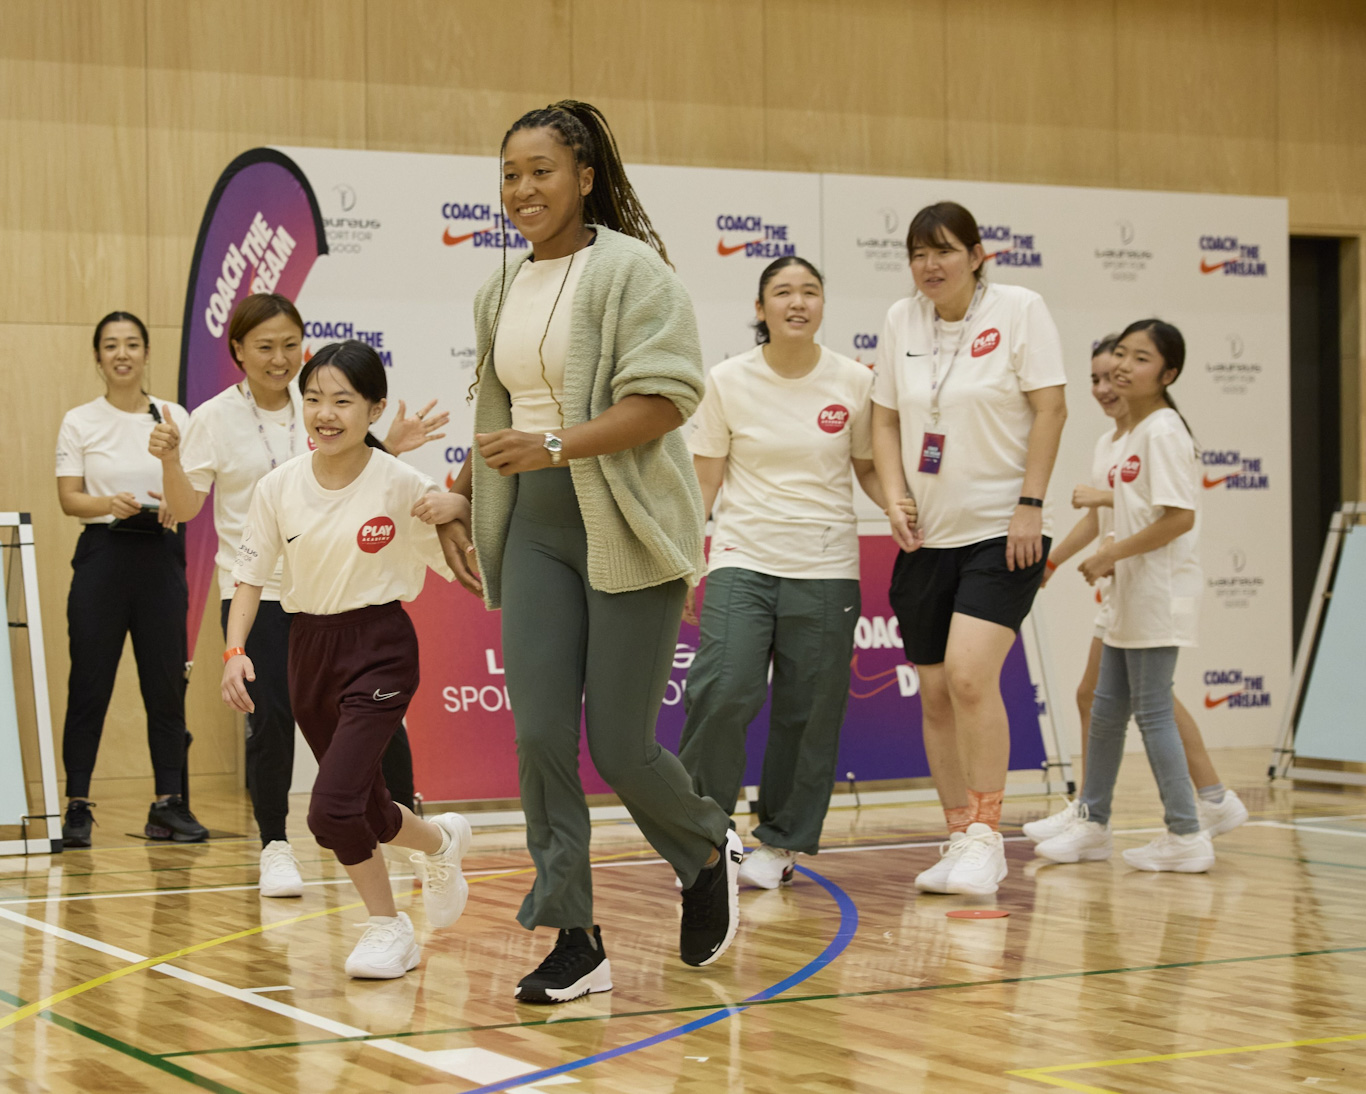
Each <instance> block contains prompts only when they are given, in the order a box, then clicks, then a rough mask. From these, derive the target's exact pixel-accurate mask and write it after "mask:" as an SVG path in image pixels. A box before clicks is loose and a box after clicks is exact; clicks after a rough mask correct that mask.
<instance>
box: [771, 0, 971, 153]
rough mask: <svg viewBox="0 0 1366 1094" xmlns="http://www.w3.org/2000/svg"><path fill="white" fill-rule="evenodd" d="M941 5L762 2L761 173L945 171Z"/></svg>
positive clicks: (928, 0) (891, 0) (905, 0)
mask: <svg viewBox="0 0 1366 1094" xmlns="http://www.w3.org/2000/svg"><path fill="white" fill-rule="evenodd" d="M944 8H945V4H944V0H847V2H846V3H842V4H831V3H828V2H827V0H795V2H786V0H765V4H764V37H763V60H764V106H765V120H764V141H765V165H766V166H767V167H770V168H773V169H775V170H783V171H832V172H841V173H845V174H877V175H912V176H919V177H936V176H939V175H943V174H944V173H945V170H946V159H945V139H946V132H945V131H946V127H945V120H944V119H945V79H946V76H947V74H948V70H949V69H950V68H951V67H952V66H953V64H954V59H953V57H952V55H948V54H946V50H945V48H944V37H945V33H944Z"/></svg>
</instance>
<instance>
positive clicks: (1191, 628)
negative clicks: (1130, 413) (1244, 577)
mask: <svg viewBox="0 0 1366 1094" xmlns="http://www.w3.org/2000/svg"><path fill="white" fill-rule="evenodd" d="M1121 451H1122V452H1123V455H1122V456H1121V458H1120V460H1119V462H1118V469H1117V470H1116V472H1115V539H1116V540H1124V539H1128V538H1129V537H1130V536H1132V535H1134V534H1135V533H1137V532H1141V531H1142V530H1143V529H1144V528H1146V527H1148V525H1150V524H1152V523H1153V522H1154V521H1155V520H1157V519H1158V518H1159V517H1160V516H1161V515H1162V513H1163V511H1164V510H1165V509H1166V508H1167V507H1171V508H1174V509H1190V510H1193V511H1195V513H1196V523H1195V527H1193V528H1192V529H1191V530H1190V531H1189V532H1187V533H1186V534H1185V535H1183V536H1177V538H1176V539H1174V540H1172V541H1171V542H1170V543H1168V544H1167V545H1166V546H1165V547H1159V548H1158V549H1157V550H1155V551H1148V552H1146V553H1145V554H1141V555H1134V556H1133V557H1132V558H1122V559H1120V560H1119V561H1118V562H1117V563H1115V578H1114V589H1113V590H1112V592H1111V594H1110V596H1111V600H1112V601H1113V605H1114V615H1113V617H1112V619H1111V621H1110V629H1109V631H1107V632H1106V635H1105V644H1106V645H1107V646H1116V647H1119V648H1120V649H1147V648H1150V647H1154V646H1194V645H1195V644H1196V622H1197V620H1198V616H1199V608H1200V592H1201V587H1202V585H1203V583H1204V578H1203V575H1202V574H1201V572H1200V560H1199V556H1198V553H1197V543H1198V538H1199V534H1200V517H1199V500H1200V478H1199V465H1198V463H1197V462H1196V458H1195V442H1194V441H1193V440H1192V439H1191V435H1190V433H1188V432H1187V431H1186V426H1185V424H1184V423H1183V422H1182V421H1181V417H1180V415H1178V414H1177V413H1176V411H1174V410H1167V409H1163V410H1157V411H1154V412H1153V413H1152V414H1149V415H1148V416H1147V417H1146V418H1144V419H1143V421H1141V422H1139V423H1138V425H1136V426H1135V427H1134V428H1133V429H1132V430H1131V431H1130V432H1129V434H1128V436H1126V437H1125V438H1124V444H1123V445H1122V446H1121Z"/></svg>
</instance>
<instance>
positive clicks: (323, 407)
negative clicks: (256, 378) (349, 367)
mask: <svg viewBox="0 0 1366 1094" xmlns="http://www.w3.org/2000/svg"><path fill="white" fill-rule="evenodd" d="M303 397H304V428H305V429H307V430H308V435H309V436H310V437H312V438H313V443H314V444H316V445H317V446H318V451H319V452H321V453H323V454H324V455H327V456H339V455H341V454H342V453H344V452H347V451H349V450H350V449H353V448H356V447H357V446H361V447H364V445H365V435H366V433H368V432H369V431H370V426H371V425H373V424H374V423H375V422H377V421H379V418H380V415H381V414H383V413H384V407H385V403H386V402H387V400H385V399H381V400H380V401H379V402H377V403H369V402H366V401H365V398H364V397H363V396H361V395H359V394H357V392H356V389H355V388H353V387H352V386H351V382H350V381H349V380H347V378H346V376H345V375H344V374H343V373H342V371H341V370H340V369H337V368H333V367H332V366H331V365H322V366H320V367H319V368H316V369H314V370H313V372H312V374H311V375H310V376H309V377H308V386H307V387H306V388H305V389H304V392H303Z"/></svg>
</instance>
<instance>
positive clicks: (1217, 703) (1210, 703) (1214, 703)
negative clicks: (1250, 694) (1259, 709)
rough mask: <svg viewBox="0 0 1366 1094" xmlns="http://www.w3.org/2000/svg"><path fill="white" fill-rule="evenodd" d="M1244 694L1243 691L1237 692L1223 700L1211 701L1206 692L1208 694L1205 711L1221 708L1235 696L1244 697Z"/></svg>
mask: <svg viewBox="0 0 1366 1094" xmlns="http://www.w3.org/2000/svg"><path fill="white" fill-rule="evenodd" d="M1242 694H1243V693H1242V692H1241V691H1235V692H1233V693H1232V694H1229V695H1225V696H1224V697H1223V698H1222V699H1211V698H1210V697H1209V693H1208V692H1206V693H1205V709H1206V710H1213V709H1214V708H1215V707H1217V706H1220V705H1221V704H1223V703H1227V702H1228V701H1229V700H1230V699H1232V698H1233V696H1234V695H1242Z"/></svg>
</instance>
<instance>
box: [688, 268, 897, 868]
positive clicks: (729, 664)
mask: <svg viewBox="0 0 1366 1094" xmlns="http://www.w3.org/2000/svg"><path fill="white" fill-rule="evenodd" d="M754 308H755V314H756V315H757V317H758V321H757V323H756V324H755V327H756V332H757V338H758V342H759V345H758V346H756V347H755V348H754V349H752V350H750V351H749V352H748V353H743V354H741V355H740V356H739V357H732V358H730V360H728V361H722V362H721V363H720V364H719V365H717V366H716V367H715V368H713V369H712V370H711V373H710V374H709V375H708V377H707V393H706V395H705V396H704V397H703V399H702V405H701V406H700V407H698V410H697V417H696V418H695V419H694V422H695V426H694V428H693V431H692V433H691V434H690V435H689V437H688V448H689V449H690V450H691V451H692V453H693V466H694V468H695V469H696V471H697V480H698V482H699V483H700V484H701V487H702V504H703V508H704V509H705V510H706V511H708V512H710V511H711V508H712V504H713V503H714V502H715V501H716V498H717V494H718V493H721V490H722V486H724V487H725V490H724V493H721V502H720V504H719V506H718V507H717V509H716V526H715V530H714V532H713V533H712V538H711V565H710V568H709V569H708V571H707V574H708V576H707V597H706V607H705V609H704V610H703V612H702V619H701V638H700V641H699V644H698V648H697V656H696V657H695V658H694V659H693V663H692V665H691V667H690V668H689V669H688V686H687V689H686V690H685V691H684V693H683V702H684V706H685V707H686V709H687V722H686V724H685V725H684V727H683V738H682V741H681V742H680V745H679V758H680V759H681V760H682V761H683V766H684V767H686V768H687V769H688V771H689V773H690V774H691V775H692V777H693V785H694V786H695V787H696V788H697V792H698V793H699V794H701V795H702V796H704V797H708V798H711V799H712V800H713V801H714V802H716V803H717V804H718V805H720V806H721V808H722V809H724V810H725V811H726V812H727V813H732V812H734V811H735V802H736V799H737V798H738V797H739V793H740V787H741V784H742V783H743V781H744V774H745V734H746V731H747V730H748V728H749V723H750V722H751V721H753V719H754V717H755V716H756V715H757V714H758V713H759V709H760V708H761V707H762V706H763V705H764V700H765V699H767V698H768V690H769V689H768V683H769V665H770V662H771V663H772V671H773V706H772V711H771V713H770V716H769V726H768V743H767V745H766V747H765V750H764V767H763V777H762V779H761V781H760V784H759V800H758V803H757V807H758V814H759V821H760V823H759V826H758V827H757V828H756V829H755V830H754V835H755V837H756V838H757V839H758V840H759V841H760V844H759V847H758V848H757V849H756V850H754V851H752V852H750V854H748V855H747V856H746V857H745V861H744V862H743V863H742V864H741V866H740V880H741V881H743V882H745V883H747V884H750V885H755V886H757V887H759V888H761V889H776V888H777V887H778V886H779V885H780V884H782V883H784V882H787V881H790V880H791V878H792V871H793V866H794V863H795V862H796V860H797V855H798V854H807V855H814V854H815V853H816V852H817V850H818V849H819V845H820V836H821V828H822V827H823V826H824V823H825V813H826V810H827V809H828V808H829V805H830V792H831V790H833V789H834V785H835V769H836V764H837V761H838V758H839V742H840V727H841V726H842V725H843V723H844V711H845V708H846V707H847V706H848V703H849V658H850V656H851V655H852V653H853V650H854V628H855V626H856V625H857V623H858V621H859V610H858V609H859V603H860V600H859V584H858V577H859V541H858V518H857V517H856V516H855V515H854V494H853V480H854V476H855V475H857V476H858V479H859V482H860V483H861V484H862V486H863V489H864V491H865V492H866V493H867V494H868V496H869V497H871V498H872V499H873V500H874V501H875V502H877V504H878V508H880V509H881V508H885V503H884V502H883V500H882V490H881V488H880V487H879V486H878V482H877V477H876V474H875V473H874V471H873V449H872V440H871V424H870V417H871V409H870V404H869V393H870V392H871V390H872V386H873V374H872V372H870V371H869V370H868V369H867V368H866V367H864V366H863V365H861V364H859V363H858V362H857V361H851V360H850V359H849V358H847V357H841V356H840V355H839V354H837V353H835V352H833V351H831V350H829V349H826V348H825V347H823V346H819V345H817V344H816V332H817V331H818V330H819V329H820V325H821V318H822V316H823V313H824V309H825V286H824V282H823V281H822V279H821V275H820V273H819V272H817V270H816V268H815V267H814V266H813V265H811V263H809V262H807V261H806V260H805V259H802V258H797V257H796V256H791V257H788V258H780V259H778V260H777V261H776V262H773V263H771V264H770V265H769V266H767V267H766V268H765V269H764V272H763V273H762V274H760V275H759V296H758V299H757V300H756V301H755V305H754ZM684 618H685V619H688V621H689V622H690V623H694V624H695V623H697V622H698V619H697V617H696V614H695V613H694V612H693V610H692V592H689V603H688V608H687V610H686V611H685V613H684Z"/></svg>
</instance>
